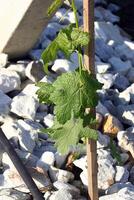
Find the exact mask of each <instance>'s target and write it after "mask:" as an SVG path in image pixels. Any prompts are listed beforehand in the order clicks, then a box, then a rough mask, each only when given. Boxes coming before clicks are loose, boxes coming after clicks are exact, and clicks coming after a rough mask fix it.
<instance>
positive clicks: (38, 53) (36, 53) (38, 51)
mask: <svg viewBox="0 0 134 200" xmlns="http://www.w3.org/2000/svg"><path fill="white" fill-rule="evenodd" d="M42 52H43V50H42V49H33V50H31V51H30V52H29V56H30V58H31V59H32V60H39V59H40V58H41V54H42Z"/></svg>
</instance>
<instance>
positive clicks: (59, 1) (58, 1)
mask: <svg viewBox="0 0 134 200" xmlns="http://www.w3.org/2000/svg"><path fill="white" fill-rule="evenodd" d="M62 3H63V0H54V2H53V3H52V4H51V5H50V7H49V8H48V10H47V14H48V16H51V15H52V14H53V13H54V12H55V11H56V10H57V9H58V8H59V7H60V6H61V5H62Z"/></svg>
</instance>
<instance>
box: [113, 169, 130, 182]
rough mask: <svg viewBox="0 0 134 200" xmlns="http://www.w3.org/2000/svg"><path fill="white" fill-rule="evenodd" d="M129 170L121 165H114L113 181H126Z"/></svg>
mask: <svg viewBox="0 0 134 200" xmlns="http://www.w3.org/2000/svg"><path fill="white" fill-rule="evenodd" d="M128 177H129V171H128V170H127V169H126V168H125V167H123V166H116V175H115V181H116V182H121V183H126V182H128Z"/></svg>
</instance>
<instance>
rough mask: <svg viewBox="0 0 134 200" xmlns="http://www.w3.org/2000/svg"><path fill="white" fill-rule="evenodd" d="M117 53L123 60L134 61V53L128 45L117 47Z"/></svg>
mask: <svg viewBox="0 0 134 200" xmlns="http://www.w3.org/2000/svg"><path fill="white" fill-rule="evenodd" d="M115 51H116V53H117V55H118V56H119V57H120V58H121V59H122V60H132V61H133V56H134V52H133V51H132V50H131V49H130V48H129V47H128V46H127V45H126V44H122V45H118V46H116V47H115Z"/></svg>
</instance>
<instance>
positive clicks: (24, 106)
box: [11, 93, 39, 119]
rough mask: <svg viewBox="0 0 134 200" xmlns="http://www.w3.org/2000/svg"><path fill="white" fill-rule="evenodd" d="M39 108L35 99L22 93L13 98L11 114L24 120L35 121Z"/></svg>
mask: <svg viewBox="0 0 134 200" xmlns="http://www.w3.org/2000/svg"><path fill="white" fill-rule="evenodd" d="M38 106H39V103H38V101H37V100H36V99H35V98H33V97H31V96H28V95H25V94H23V93H22V94H19V95H18V96H15V97H14V98H13V100H12V104H11V112H13V113H15V114H16V115H18V116H20V117H23V118H28V119H34V118H35V114H36V110H37V108H38Z"/></svg>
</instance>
